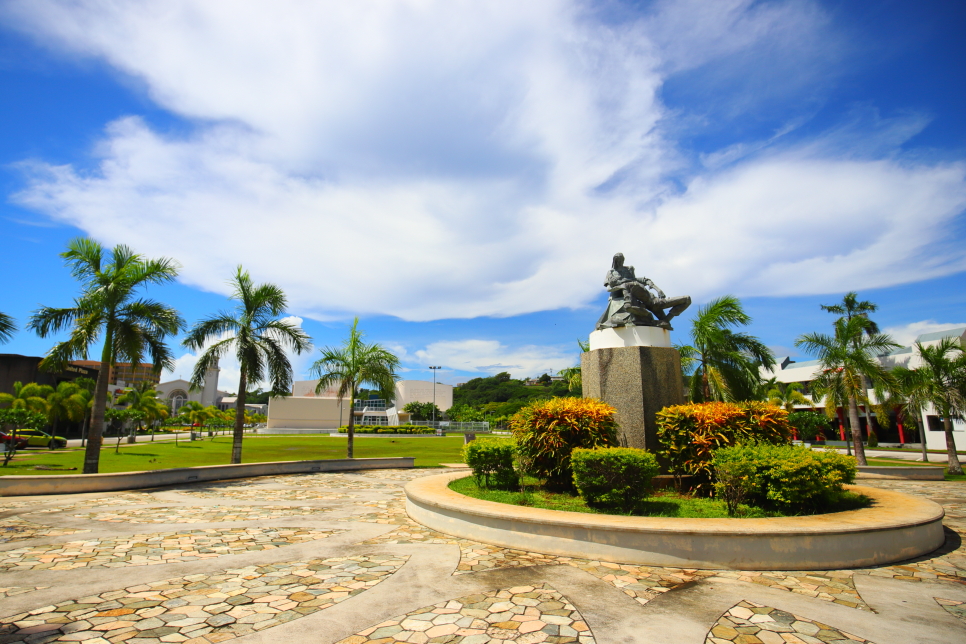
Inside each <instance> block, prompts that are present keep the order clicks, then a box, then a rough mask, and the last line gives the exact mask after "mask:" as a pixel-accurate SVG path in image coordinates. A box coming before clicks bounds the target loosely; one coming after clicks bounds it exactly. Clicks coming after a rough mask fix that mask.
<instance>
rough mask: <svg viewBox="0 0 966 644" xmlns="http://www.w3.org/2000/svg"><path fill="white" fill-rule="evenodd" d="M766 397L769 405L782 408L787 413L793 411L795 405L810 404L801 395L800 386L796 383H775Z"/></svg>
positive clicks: (803, 395)
mask: <svg viewBox="0 0 966 644" xmlns="http://www.w3.org/2000/svg"><path fill="white" fill-rule="evenodd" d="M766 395H767V396H768V403H769V404H772V405H775V406H776V407H782V408H784V409H785V411H788V412H793V411H795V405H810V404H811V402H812V401H810V400H809V399H808V398H806V397H805V394H803V393H802V385H801V383H798V382H789V383H787V384H783V383H776V385H775V386H774V387H772V388H771V389H769V390H768V393H767V394H766Z"/></svg>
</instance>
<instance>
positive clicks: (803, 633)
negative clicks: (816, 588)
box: [705, 601, 869, 644]
mask: <svg viewBox="0 0 966 644" xmlns="http://www.w3.org/2000/svg"><path fill="white" fill-rule="evenodd" d="M705 642H706V644H725V643H726V642H727V643H728V644H731V643H732V642H734V643H735V644H758V643H762V644H785V643H786V642H794V643H795V644H799V643H804V644H812V643H813V642H814V643H815V644H818V643H819V642H821V643H822V644H833V643H837V642H842V643H843V644H844V643H845V642H849V643H850V644H855V643H856V642H859V643H862V642H866V643H868V642H869V640H864V639H862V638H861V637H856V636H855V635H849V634H848V633H845V632H843V631H840V630H838V629H836V628H834V627H832V626H829V625H828V624H823V623H822V622H817V621H815V620H812V619H806V618H805V617H799V616H798V615H792V614H791V613H786V612H785V611H783V610H778V609H776V608H769V607H768V606H762V605H761V604H756V603H754V602H749V601H743V602H739V603H738V604H737V605H736V606H734V607H733V608H732V609H731V610H729V611H728V612H726V613H725V614H724V615H722V616H721V619H719V620H718V621H717V622H716V623H715V625H714V626H713V627H711V632H710V633H708V637H707V639H706V640H705Z"/></svg>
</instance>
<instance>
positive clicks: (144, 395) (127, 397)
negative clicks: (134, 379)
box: [117, 382, 165, 431]
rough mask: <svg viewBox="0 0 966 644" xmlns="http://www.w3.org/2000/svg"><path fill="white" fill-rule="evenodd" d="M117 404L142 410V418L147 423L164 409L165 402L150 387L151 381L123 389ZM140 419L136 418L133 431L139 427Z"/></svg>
mask: <svg viewBox="0 0 966 644" xmlns="http://www.w3.org/2000/svg"><path fill="white" fill-rule="evenodd" d="M117 404H119V405H127V408H128V409H131V410H135V411H140V412H143V413H144V418H143V420H144V421H146V422H148V423H153V422H154V420H155V419H157V418H158V417H159V416H160V414H161V411H162V410H163V409H165V404H164V403H163V402H162V401H161V400H160V399H159V398H158V392H157V391H155V389H154V388H153V387H151V383H143V382H139V383H137V385H135V386H134V387H131V388H129V389H127V390H125V391H124V394H123V395H122V396H121V397H120V398H118V399H117ZM141 420H142V419H140V418H139V419H137V421H138V422H137V427H136V428H135V431H139V430H140V429H141Z"/></svg>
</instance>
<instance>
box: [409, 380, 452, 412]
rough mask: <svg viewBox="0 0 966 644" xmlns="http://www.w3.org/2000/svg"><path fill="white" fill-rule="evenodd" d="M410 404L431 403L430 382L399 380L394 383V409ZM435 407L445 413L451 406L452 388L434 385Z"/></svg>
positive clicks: (431, 388) (450, 386) (438, 384)
mask: <svg viewBox="0 0 966 644" xmlns="http://www.w3.org/2000/svg"><path fill="white" fill-rule="evenodd" d="M411 402H421V403H431V402H433V381H432V380H400V381H399V382H397V383H396V409H402V408H403V407H405V406H406V405H408V404H409V403H411ZM436 406H437V407H439V408H440V410H441V411H446V410H447V409H449V408H450V407H452V406H453V386H452V385H444V384H440V383H438V382H437V383H436Z"/></svg>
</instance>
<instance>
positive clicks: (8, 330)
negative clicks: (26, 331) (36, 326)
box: [0, 313, 17, 344]
mask: <svg viewBox="0 0 966 644" xmlns="http://www.w3.org/2000/svg"><path fill="white" fill-rule="evenodd" d="M16 330H17V324H16V322H14V321H13V318H12V317H10V316H9V315H7V314H6V313H0V344H3V343H4V342H10V339H11V338H13V332H14V331H16Z"/></svg>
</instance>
